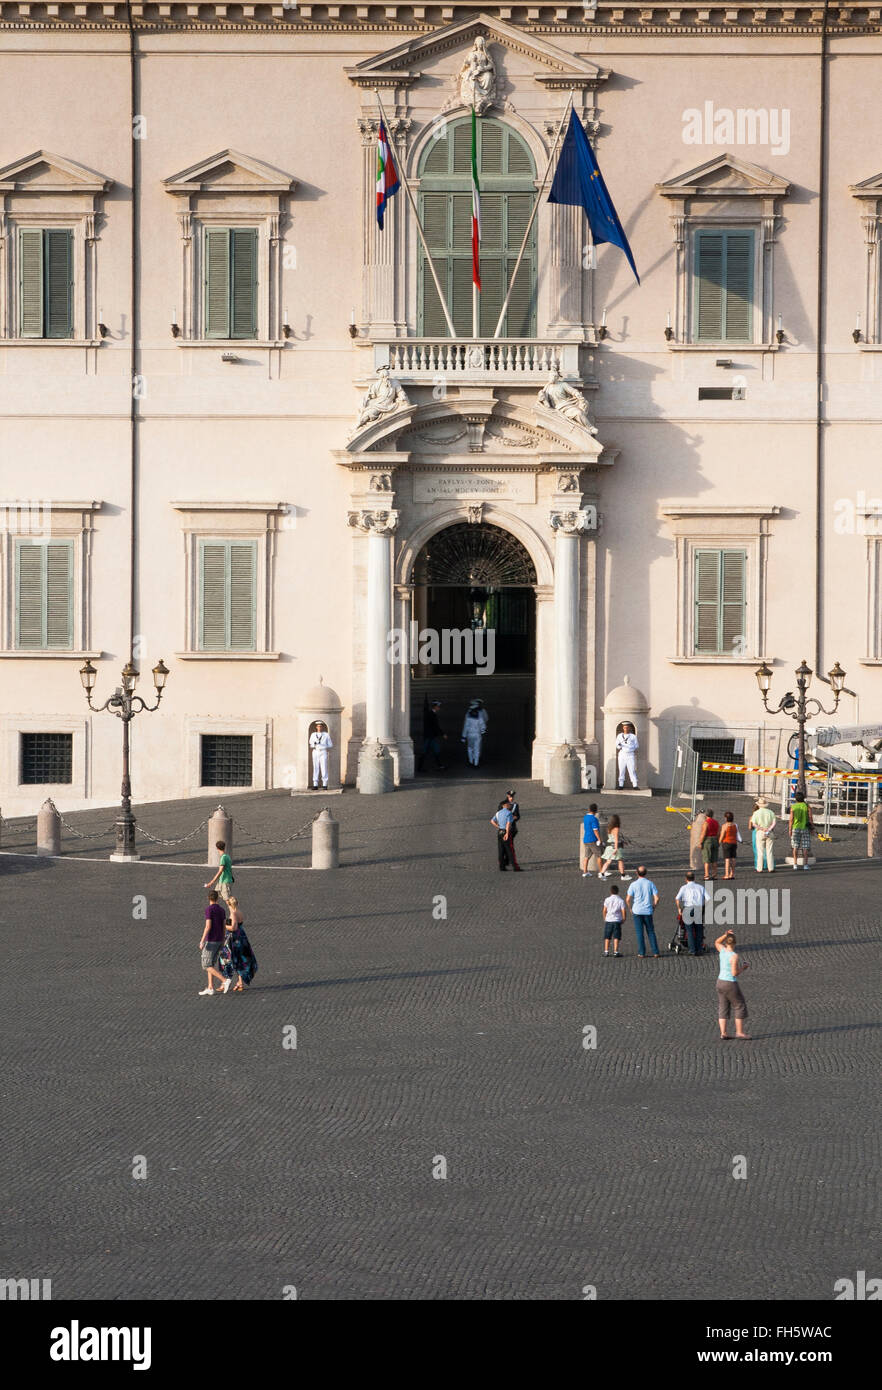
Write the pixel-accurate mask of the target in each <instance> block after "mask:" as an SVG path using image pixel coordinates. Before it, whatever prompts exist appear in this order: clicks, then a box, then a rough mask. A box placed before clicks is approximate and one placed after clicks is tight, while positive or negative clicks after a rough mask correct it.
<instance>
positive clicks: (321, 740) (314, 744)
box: [309, 719, 334, 787]
mask: <svg viewBox="0 0 882 1390" xmlns="http://www.w3.org/2000/svg"><path fill="white" fill-rule="evenodd" d="M309 746H310V748H311V749H312V780H313V784H314V785H315V786H316V787H326V786H327V785H328V749H329V748H333V746H334V743H333V740H332V738H331V735H330V734H329V733H328V728H327V725H326V724H324V723H323V722H322V720H321V719H317V720H316V724H315V732H314V733H312V734H310V735H309Z"/></svg>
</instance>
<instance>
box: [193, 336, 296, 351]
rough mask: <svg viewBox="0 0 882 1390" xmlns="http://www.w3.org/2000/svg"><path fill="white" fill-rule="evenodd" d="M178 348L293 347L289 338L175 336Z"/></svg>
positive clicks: (292, 342) (231, 349) (225, 349)
mask: <svg viewBox="0 0 882 1390" xmlns="http://www.w3.org/2000/svg"><path fill="white" fill-rule="evenodd" d="M174 345H175V347H178V348H220V349H221V350H222V351H223V352H235V351H236V349H237V348H240V349H241V350H242V351H244V350H245V348H281V347H288V346H290V347H293V346H294V340H293V339H291V338H176V339H175V344H174Z"/></svg>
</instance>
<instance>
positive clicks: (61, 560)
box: [15, 541, 73, 651]
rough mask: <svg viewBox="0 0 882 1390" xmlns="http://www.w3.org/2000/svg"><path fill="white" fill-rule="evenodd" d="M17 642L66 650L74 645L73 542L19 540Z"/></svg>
mask: <svg viewBox="0 0 882 1390" xmlns="http://www.w3.org/2000/svg"><path fill="white" fill-rule="evenodd" d="M15 645H16V647H18V648H20V649H22V650H25V651H27V650H32V651H55V650H58V651H63V650H65V649H67V650H70V649H71V648H72V646H73V544H72V542H71V541H17V542H16V546H15Z"/></svg>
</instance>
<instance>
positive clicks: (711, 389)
mask: <svg viewBox="0 0 882 1390" xmlns="http://www.w3.org/2000/svg"><path fill="white" fill-rule="evenodd" d="M698 399H699V400H700V401H743V400H744V387H743V386H699V388H698Z"/></svg>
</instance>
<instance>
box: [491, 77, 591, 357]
mask: <svg viewBox="0 0 882 1390" xmlns="http://www.w3.org/2000/svg"><path fill="white" fill-rule="evenodd" d="M575 90H576V89H575V87H571V88H570V96H569V100H568V101H567V104H566V107H565V109H564V113H563V115H562V116H561V118H560V125H559V126H558V128H557V134H556V135H555V137H554V144H553V145H552V147H551V151H550V153H549V155H548V163H547V164H546V166H545V173H544V174H543V175H542V182H541V184H540V185H539V191H538V192H537V194H536V201H535V203H534V204H533V211H532V212H531V213H530V220H529V222H528V223H527V230H526V231H525V232H524V239H523V241H522V242H521V249H520V251H519V252H518V258H517V260H516V261H515V268H514V270H513V271H512V276H511V280H510V281H509V283H508V293H507V294H506V296H505V299H504V300H503V304H502V311H501V313H500V315H499V322H498V323H497V325H496V332H495V333H494V334H493V337H494V338H498V337H499V335H500V333H501V332H502V320H503V319H504V318H505V314H506V310H507V309H508V301H509V300H510V299H511V293H512V290H513V289H514V286H515V280H516V279H517V276H518V271H519V270H520V268H521V261H522V260H523V259H524V252H525V251H526V249H527V242H528V241H529V239H530V232H531V231H532V230H533V223H534V221H535V220H536V213H537V212H538V211H539V203H540V201H541V199H542V194H543V192H544V191H545V185H546V183H547V182H548V172H549V170H550V169H551V164H552V160H553V159H554V156H555V153H556V151H557V145H558V141H559V140H560V136H561V131H562V130H563V127H564V121H565V120H566V118H567V116H568V115H569V112H570V107H571V106H572V104H573V95H574V93H575Z"/></svg>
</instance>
